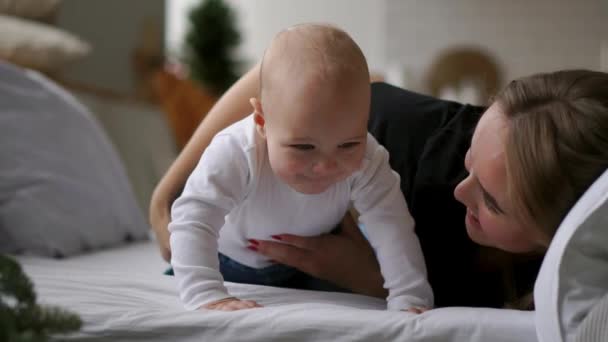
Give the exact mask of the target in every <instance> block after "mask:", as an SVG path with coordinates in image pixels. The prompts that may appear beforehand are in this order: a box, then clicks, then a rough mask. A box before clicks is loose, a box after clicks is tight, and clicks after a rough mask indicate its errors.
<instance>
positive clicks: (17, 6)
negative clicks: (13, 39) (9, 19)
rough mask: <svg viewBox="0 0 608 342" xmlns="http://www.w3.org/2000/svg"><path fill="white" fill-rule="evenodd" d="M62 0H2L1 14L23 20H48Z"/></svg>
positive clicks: (0, 2) (0, 1) (0, 0)
mask: <svg viewBox="0 0 608 342" xmlns="http://www.w3.org/2000/svg"><path fill="white" fill-rule="evenodd" d="M60 2H61V0H0V13H2V14H7V15H14V16H18V17H23V18H32V19H39V18H46V17H48V16H49V15H51V14H53V12H55V10H56V9H57V6H58V5H59V3H60Z"/></svg>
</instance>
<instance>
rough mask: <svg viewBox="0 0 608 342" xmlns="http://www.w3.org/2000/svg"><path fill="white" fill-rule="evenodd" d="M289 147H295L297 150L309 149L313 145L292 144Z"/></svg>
mask: <svg viewBox="0 0 608 342" xmlns="http://www.w3.org/2000/svg"><path fill="white" fill-rule="evenodd" d="M289 147H291V148H293V149H296V150H298V151H310V150H314V149H315V145H310V144H293V145H289Z"/></svg>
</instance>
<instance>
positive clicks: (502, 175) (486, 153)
mask: <svg viewBox="0 0 608 342" xmlns="http://www.w3.org/2000/svg"><path fill="white" fill-rule="evenodd" d="M507 130H508V125H507V118H506V117H505V116H504V115H503V114H502V113H501V112H500V110H499V108H498V106H494V105H493V106H491V107H490V108H489V109H488V110H487V111H486V112H485V113H484V115H482V117H481V119H480V120H479V124H478V125H477V128H476V129H475V133H474V134H473V139H472V141H471V149H470V154H471V155H470V157H471V161H472V163H473V165H472V166H473V168H474V172H475V174H476V175H477V177H478V179H479V181H480V183H481V184H483V186H484V188H485V189H486V190H487V191H488V192H490V193H491V194H492V195H493V196H495V198H496V199H497V200H499V201H500V200H501V199H502V198H504V195H505V194H506V184H507V179H506V178H507V177H506V176H507V174H506V163H505V141H506V140H505V138H506V134H507Z"/></svg>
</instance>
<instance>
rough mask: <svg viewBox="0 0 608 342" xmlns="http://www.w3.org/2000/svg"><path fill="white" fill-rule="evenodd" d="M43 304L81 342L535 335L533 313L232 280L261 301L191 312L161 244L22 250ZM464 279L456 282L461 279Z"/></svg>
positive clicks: (238, 291)
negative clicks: (42, 253)
mask: <svg viewBox="0 0 608 342" xmlns="http://www.w3.org/2000/svg"><path fill="white" fill-rule="evenodd" d="M19 261H20V263H21V264H22V266H23V267H24V269H25V271H26V272H27V273H28V275H29V276H30V277H31V278H32V280H33V281H34V284H35V287H36V291H37V293H38V298H39V301H40V302H42V303H43V304H52V305H59V306H62V307H64V308H67V309H70V310H72V311H74V312H76V313H78V314H79V315H80V316H81V318H82V319H83V320H84V322H85V324H84V326H83V329H82V330H81V331H80V332H79V333H78V334H77V335H75V336H74V337H75V338H78V339H81V340H91V341H93V340H112V341H138V340H141V341H334V342H335V341H415V342H418V341H420V342H422V341H433V342H441V341H446V342H448V341H466V342H525V341H536V333H535V329H534V313H533V312H521V311H513V310H497V309H473V308H445V309H436V310H432V311H429V312H426V313H424V314H421V315H415V314H411V313H406V312H403V313H395V312H388V311H385V310H383V309H384V307H385V302H384V301H383V300H379V299H376V298H371V297H366V296H360V295H353V294H339V293H327V292H318V291H303V290H291V289H280V288H274V287H264V286H255V285H240V284H232V283H227V285H228V289H229V291H230V292H231V293H232V294H234V295H236V296H238V297H240V298H244V299H253V300H255V301H257V302H258V303H260V304H262V305H264V307H263V308H258V309H251V310H242V311H235V312H219V311H197V312H187V311H185V310H184V309H183V307H182V304H181V303H180V302H179V299H178V296H177V292H176V284H175V280H174V278H173V277H170V276H165V275H162V270H163V268H165V265H164V264H163V262H162V260H160V258H159V257H158V253H157V251H156V247H155V246H154V243H153V242H147V243H139V244H133V245H130V246H127V247H124V248H120V249H115V250H110V251H105V252H98V253H93V254H90V255H85V256H82V257H76V258H70V259H67V260H49V259H40V258H32V257H20V258H19ZM455 281H456V280H455Z"/></svg>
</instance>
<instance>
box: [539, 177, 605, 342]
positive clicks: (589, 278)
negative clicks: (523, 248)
mask: <svg viewBox="0 0 608 342" xmlns="http://www.w3.org/2000/svg"><path fill="white" fill-rule="evenodd" d="M607 293H608V170H607V171H605V172H604V173H603V174H602V175H601V176H600V177H599V178H598V179H597V180H596V181H595V182H594V183H593V185H591V187H589V189H588V190H587V191H586V192H585V194H584V195H583V196H582V197H581V198H580V199H579V200H578V202H577V203H576V204H575V205H574V207H573V208H572V209H571V210H570V212H569V213H568V215H567V216H566V218H565V219H564V220H563V222H562V223H561V225H560V227H559V229H558V230H557V233H556V235H555V237H554V238H553V241H552V242H551V246H550V247H549V250H548V251H547V255H546V256H545V259H544V261H543V265H542V267H541V270H540V273H539V276H538V279H537V281H536V284H535V287H534V297H535V304H536V328H537V334H538V337H539V340H540V341H541V342H561V341H564V342H565V341H573V340H574V338H575V335H576V332H577V329H578V327H579V325H580V324H581V322H582V321H583V320H584V319H585V317H586V316H587V315H588V314H589V312H590V311H591V310H592V309H593V308H594V306H595V305H596V303H597V302H599V301H600V300H601V299H602V298H604V297H605V296H606V294H607ZM607 323H608V322H604V324H607ZM607 338H608V337H607Z"/></svg>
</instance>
